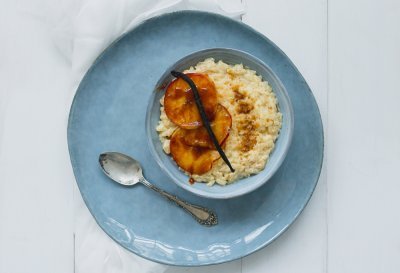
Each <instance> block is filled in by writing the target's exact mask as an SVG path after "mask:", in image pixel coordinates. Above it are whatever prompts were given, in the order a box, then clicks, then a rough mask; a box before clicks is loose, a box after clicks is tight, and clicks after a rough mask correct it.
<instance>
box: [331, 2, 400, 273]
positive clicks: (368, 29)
mask: <svg viewBox="0 0 400 273" xmlns="http://www.w3.org/2000/svg"><path fill="white" fill-rule="evenodd" d="M399 26H400V3H399V1H395V0H384V1H373V0H367V1H360V0H355V1H344V0H337V1H330V2H329V74H330V78H329V119H328V122H329V136H330V137H329V139H328V164H329V171H328V179H329V191H328V208H329V210H328V214H329V272H341V273H350V272H351V273H353V272H368V273H369V272H371V273H372V272H385V273H395V272H396V273H397V272H400V259H399V257H400V233H399V230H400V217H399V208H400V198H399V191H400V184H399V181H400V179H399V178H398V173H397V171H398V169H399V166H400V141H399V140H400V122H399V121H398V118H399V117H400V107H399V106H398V104H399V101H400V92H399V91H400V90H399V84H398V78H399V75H400V31H399Z"/></svg>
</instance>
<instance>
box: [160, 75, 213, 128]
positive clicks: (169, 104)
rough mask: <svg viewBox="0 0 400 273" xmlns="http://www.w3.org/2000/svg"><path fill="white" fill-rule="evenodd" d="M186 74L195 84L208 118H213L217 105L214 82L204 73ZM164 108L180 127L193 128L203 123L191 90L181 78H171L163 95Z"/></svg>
mask: <svg viewBox="0 0 400 273" xmlns="http://www.w3.org/2000/svg"><path fill="white" fill-rule="evenodd" d="M186 75H187V76H189V77H190V79H191V80H192V81H193V82H194V83H195V84H196V87H197V89H198V91H199V95H200V98H201V102H202V103H203V106H204V110H205V112H206V115H207V117H208V119H209V120H213V119H214V113H215V107H216V106H217V91H216V90H215V85H214V82H213V81H212V80H211V79H210V78H209V77H208V76H207V75H206V74H200V73H187V74H186ZM164 109H165V113H166V114H167V117H168V118H169V119H170V120H171V121H172V122H173V123H175V124H176V125H178V126H179V127H181V128H185V129H194V128H198V127H200V126H201V125H202V124H203V122H202V120H201V116H200V113H199V110H198V109H197V106H196V102H195V100H194V95H193V91H192V90H191V88H190V86H189V85H188V84H187V83H186V82H185V81H184V80H182V79H181V78H178V79H175V80H173V81H172V82H171V83H170V84H169V85H168V87H167V90H166V92H165V97H164Z"/></svg>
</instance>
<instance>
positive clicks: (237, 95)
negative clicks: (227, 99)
mask: <svg viewBox="0 0 400 273" xmlns="http://www.w3.org/2000/svg"><path fill="white" fill-rule="evenodd" d="M232 90H233V94H234V96H235V100H236V101H239V100H243V99H245V98H246V96H245V95H243V94H242V93H240V92H239V86H237V85H235V86H234V87H233V88H232Z"/></svg>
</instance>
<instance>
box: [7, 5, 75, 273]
mask: <svg viewBox="0 0 400 273" xmlns="http://www.w3.org/2000/svg"><path fill="white" fill-rule="evenodd" d="M3 4H5V6H6V8H4V5H3ZM1 6H2V9H1V10H0V37H1V43H0V82H1V83H0V88H2V89H3V90H2V92H0V95H1V97H0V101H1V103H0V105H1V107H2V108H3V109H2V111H0V115H1V116H0V126H1V127H0V136H1V137H0V273H30V272H33V273H35V272H43V273H47V272H59V273H71V272H72V270H73V226H72V202H71V201H72V188H71V183H72V181H73V177H72V172H71V170H70V168H69V166H70V163H69V157H68V150H67V144H66V128H65V126H64V125H65V120H66V117H67V116H66V113H65V107H64V104H65V97H64V94H65V92H67V91H68V73H69V68H68V65H67V64H66V63H65V62H64V60H62V59H61V58H60V57H59V54H58V52H57V51H56V50H55V48H54V47H53V46H52V43H51V39H50V37H49V35H48V32H47V29H46V27H45V25H44V24H42V23H40V22H38V21H37V20H35V18H32V17H31V16H27V15H26V14H21V13H20V12H19V11H18V10H17V9H16V8H15V6H14V3H11V2H10V3H9V5H8V4H7V3H5V2H4V1H2V5H1Z"/></svg>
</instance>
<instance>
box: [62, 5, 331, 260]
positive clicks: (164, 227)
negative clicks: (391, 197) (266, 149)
mask: <svg viewBox="0 0 400 273" xmlns="http://www.w3.org/2000/svg"><path fill="white" fill-rule="evenodd" d="M215 47H220V48H234V49H239V50H243V51H246V52H249V53H250V54H252V55H254V56H255V57H257V58H259V59H260V60H262V61H263V62H264V63H266V64H267V65H268V66H269V67H270V68H271V69H272V70H273V71H274V72H275V74H276V75H277V76H278V77H279V79H280V80H281V81H282V83H283V85H284V86H285V87H286V90H287V92H288V94H289V96H290V98H291V101H292V105H293V110H294V118H295V121H294V124H295V126H294V131H293V140H292V144H291V146H290V149H289V152H288V154H287V156H286V159H285V160H284V162H283V163H282V165H281V167H280V168H279V170H278V171H277V172H276V173H275V175H274V176H273V177H272V178H271V179H270V180H269V182H268V183H266V184H264V185H263V186H261V187H260V188H258V189H257V190H255V191H253V192H251V193H249V194H247V195H243V196H241V197H237V198H232V199H228V200H216V199H205V198H202V197H199V196H196V195H193V194H191V193H189V192H187V191H185V190H183V189H181V188H179V187H178V186H177V185H176V184H174V183H173V182H172V181H170V179H169V178H168V177H167V176H165V175H164V173H163V172H162V170H161V169H160V167H159V165H158V164H157V163H156V161H155V159H154V158H153V157H152V155H151V153H150V151H149V148H148V145H147V139H146V132H145V113H146V107H147V104H148V102H149V99H150V96H151V94H152V91H153V88H154V86H155V84H156V83H157V81H158V80H159V79H160V77H161V76H162V74H163V73H164V72H165V71H166V69H167V68H168V67H169V66H171V65H172V64H173V63H175V62H176V61H177V60H179V59H181V58H182V56H185V55H188V54H190V53H192V52H195V51H198V50H202V49H206V48H215ZM68 146H69V151H70V157H71V162H72V167H73V170H74V174H75V177H76V181H77V184H78V186H79V189H80V191H81V194H82V197H83V199H84V201H85V203H86V205H87V206H88V208H89V210H90V211H91V213H92V215H93V216H94V218H95V219H96V221H97V223H98V224H99V225H100V227H101V228H102V229H103V230H104V231H105V232H106V233H107V234H108V235H109V236H110V237H111V238H113V239H114V240H115V241H116V242H117V243H119V244H120V245H122V246H123V247H125V248H126V249H128V250H130V251H132V252H133V253H136V254H138V255H140V256H142V257H144V258H147V259H150V260H153V261H157V262H161V263H165V264H171V265H184V266H197V265H207V264H216V263H222V262H227V261H231V260H234V259H237V258H241V257H243V256H246V255H248V254H250V253H252V252H254V251H256V250H258V249H260V248H262V247H264V246H266V245H268V244H269V243H270V242H272V241H273V240H274V239H275V238H277V237H278V236H279V235H280V234H281V233H282V232H283V231H284V230H285V229H287V227H288V226H289V225H290V224H291V223H292V222H293V221H294V220H295V219H296V217H297V216H298V215H299V214H300V212H301V211H302V210H303V208H304V207H305V205H306V204H307V202H308V200H309V199H310V197H311V194H312V192H313V190H314V188H315V186H316V184H317V181H318V177H319V174H320V170H321V165H322V158H323V129H322V123H321V118H320V114H319V111H318V106H317V104H316V102H315V99H314V97H313V95H312V93H311V91H310V88H309V87H308V85H307V84H306V82H305V80H304V78H303V77H302V76H301V74H300V73H299V71H298V70H297V69H296V68H295V67H294V65H293V64H292V62H291V61H290V60H289V59H288V57H287V56H286V55H285V54H284V53H283V52H282V51H281V50H280V49H279V48H278V47H276V46H275V45H274V44H273V43H272V42H271V41H270V40H268V39H267V38H265V37H264V36H263V35H261V34H260V33H258V32H256V31H254V30H253V29H251V28H250V27H248V26H246V25H244V24H242V23H240V22H236V21H234V20H231V19H228V18H225V17H223V16H220V15H216V14H211V13H205V12H195V11H183V12H175V13H170V14H165V15H162V16H159V17H155V18H152V19H150V20H147V21H145V22H144V23H142V24H141V25H139V26H138V27H136V28H135V29H133V30H132V31H130V32H129V33H128V34H126V35H124V36H122V37H121V38H120V39H119V40H117V41H116V42H115V43H113V44H112V45H111V46H110V47H109V48H108V49H107V50H105V51H104V53H103V54H102V55H101V56H100V57H99V58H98V59H97V60H96V62H95V63H94V64H93V66H92V67H91V68H90V70H89V71H88V72H87V74H86V75H85V77H84V79H83V80H82V82H81V84H80V86H79V88H78V90H77V93H76V95H75V98H74V102H73V104H72V107H71V112H70V117H69V123H68ZM104 151H119V152H122V153H126V154H128V155H130V156H132V157H134V158H136V159H137V160H139V161H140V162H141V163H142V165H143V169H144V175H145V176H146V177H147V178H148V180H149V181H151V182H153V183H154V184H156V185H157V186H159V187H161V188H164V189H166V190H167V191H169V192H172V193H174V194H176V195H178V196H181V197H182V198H185V199H187V200H189V201H191V202H193V203H196V204H200V205H204V206H207V207H210V208H213V209H214V210H215V211H216V212H217V214H218V216H219V224H218V225H217V226H215V227H211V228H206V227H204V226H200V225H198V224H197V223H196V222H195V221H194V220H193V219H192V218H191V217H190V216H188V215H187V214H186V213H185V212H183V211H181V210H180V209H178V208H177V207H175V206H174V205H173V204H171V203H169V202H168V201H166V200H164V199H163V198H160V197H159V196H158V195H157V194H156V193H154V192H152V191H150V190H148V189H146V188H145V187H143V186H141V185H137V186H135V187H131V188H126V187H123V186H121V185H118V184H116V183H115V182H112V181H111V180H109V179H108V178H107V177H106V176H105V175H104V174H103V173H102V171H101V169H100V167H99V165H98V156H99V154H100V153H102V152H104Z"/></svg>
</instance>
